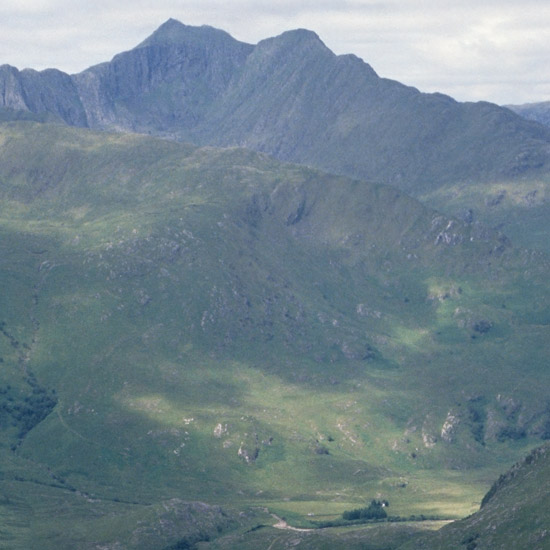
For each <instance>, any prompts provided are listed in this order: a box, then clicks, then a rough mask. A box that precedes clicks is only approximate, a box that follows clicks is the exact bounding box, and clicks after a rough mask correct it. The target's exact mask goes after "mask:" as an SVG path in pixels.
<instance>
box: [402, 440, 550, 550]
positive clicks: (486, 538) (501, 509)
mask: <svg viewBox="0 0 550 550" xmlns="http://www.w3.org/2000/svg"><path fill="white" fill-rule="evenodd" d="M549 480H550V460H549V453H548V446H546V447H541V448H538V449H536V450H534V451H533V452H531V453H530V454H529V455H528V456H527V457H526V458H525V459H524V460H522V461H521V462H518V463H517V464H516V465H515V466H514V467H513V468H512V469H511V470H509V471H508V472H507V473H505V474H503V475H501V476H500V477H499V479H498V481H497V482H495V484H494V485H493V486H492V487H491V489H490V491H489V492H488V493H487V494H486V495H485V497H484V498H483V500H482V503H481V509H480V510H479V511H478V512H476V513H475V514H473V515H472V516H470V517H468V518H466V519H464V520H462V521H457V522H455V523H452V524H450V525H448V526H446V527H445V528H443V529H441V530H440V531H439V532H437V533H433V534H430V536H426V537H422V538H419V539H418V540H416V541H415V542H413V543H410V544H406V545H405V546H403V547H400V548H402V550H409V549H410V550H412V549H413V548H414V549H421V548H425V549H429V550H446V549H453V550H455V549H457V548H460V549H462V548H463V549H465V550H484V549H491V550H500V549H502V550H508V549H509V548H514V550H523V549H525V550H539V549H540V550H544V549H546V548H548V547H549V545H550V543H549V537H550V532H549V531H548V511H549V510H550V492H549V491H548V481H549Z"/></svg>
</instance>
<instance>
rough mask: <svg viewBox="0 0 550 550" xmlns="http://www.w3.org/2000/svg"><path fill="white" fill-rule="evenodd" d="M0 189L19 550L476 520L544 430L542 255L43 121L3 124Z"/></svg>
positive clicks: (458, 226)
mask: <svg viewBox="0 0 550 550" xmlns="http://www.w3.org/2000/svg"><path fill="white" fill-rule="evenodd" d="M0 197H1V201H0V252H1V254H0V258H1V264H0V280H1V283H2V288H3V289H4V291H3V292H2V295H1V296H0V300H1V307H0V312H1V318H0V321H1V324H0V327H1V329H0V357H1V366H2V369H1V371H0V406H1V410H2V416H1V417H0V420H1V429H2V439H1V444H0V460H1V464H2V478H1V479H0V486H1V488H2V494H3V495H4V496H3V500H2V501H1V502H0V513H1V514H2V516H3V517H4V525H5V528H4V537H5V540H6V541H9V542H8V543H7V544H8V547H9V548H29V544H30V542H29V541H31V542H32V541H33V540H40V541H41V548H44V549H48V548H74V547H78V548H96V547H97V546H98V545H101V544H103V545H106V544H111V545H113V544H115V543H116V544H119V545H121V546H120V547H122V548H141V547H143V548H155V547H158V548H163V547H169V546H170V545H174V544H177V543H178V541H180V542H181V541H184V542H185V541H187V542H185V544H191V543H193V544H194V543H196V542H197V541H201V540H202V541H206V540H207V539H211V538H214V537H218V536H220V535H221V534H223V533H226V532H232V533H234V535H235V536H239V537H240V536H244V532H245V531H246V530H248V529H251V528H253V527H254V526H257V525H259V524H270V522H271V523H274V521H273V518H272V517H271V516H270V513H271V512H273V513H276V514H279V515H280V516H285V517H287V518H294V520H295V521H298V522H299V523H300V522H301V523H302V525H305V526H310V527H311V526H312V523H311V521H312V520H326V519H331V518H336V517H339V516H340V515H341V514H342V513H343V512H344V511H345V510H349V509H353V508H360V507H361V506H363V505H364V503H365V502H370V500H371V499H372V498H384V499H387V500H388V501H389V502H390V503H391V512H392V514H394V515H397V516H405V517H408V516H410V515H413V514H414V515H426V516H437V517H440V518H457V517H462V516H464V515H466V514H468V513H470V512H473V511H474V510H475V509H476V507H477V504H478V503H479V501H480V499H481V497H482V495H483V493H484V492H485V490H486V489H487V488H488V487H489V486H490V483H491V482H492V481H493V480H494V479H495V478H496V476H497V475H498V473H500V472H501V471H502V470H503V469H504V467H503V466H504V465H506V464H510V463H512V462H514V461H515V460H517V459H518V458H519V457H520V456H521V455H522V454H524V453H525V452H526V451H527V450H528V449H529V447H530V446H532V445H534V444H536V443H537V442H540V440H541V439H546V438H548V437H550V429H549V426H550V409H549V407H548V402H549V395H548V390H547V388H548V387H549V385H548V382H549V374H550V373H549V371H548V364H547V361H546V357H547V356H548V351H549V350H548V345H549V344H548V342H549V341H550V339H549V334H548V332H549V323H550V303H549V302H550V293H549V292H548V280H547V276H546V274H547V272H548V271H547V270H548V263H547V259H546V257H545V256H544V255H542V254H540V253H535V252H531V251H526V250H525V251H522V250H519V249H515V248H513V247H512V246H510V244H509V243H508V241H507V240H506V239H505V238H503V237H502V236H501V235H499V234H497V233H493V232H491V231H488V230H487V229H485V228H484V227H483V226H481V225H478V224H475V223H474V224H466V225H465V224H462V223H461V222H459V221H456V220H453V219H450V218H447V217H445V216H442V215H440V214H438V213H436V212H434V211H432V210H429V209H427V208H426V207H424V206H423V205H421V204H420V203H419V202H417V201H415V200H413V199H411V198H409V197H407V196H406V195H404V194H402V193H401V192H399V191H397V190H395V189H393V188H390V187H385V186H381V185H373V184H367V183H363V182H358V181H355V180H349V179H345V178H343V177H336V176H329V175H326V174H322V173H319V172H316V171H314V170H311V169H308V168H304V167H300V166H297V165H284V164H281V163H279V162H277V161H275V160H273V159H272V158H269V157H267V156H265V155H259V154H256V153H252V152H250V151H247V150H243V149H238V148H229V149H214V148H208V147H207V148H196V147H194V146H190V145H182V144H178V143H174V142H168V141H162V140H157V139H153V138H147V137H143V136H137V135H131V134H128V135H124V134H106V133H94V132H91V131H89V130H83V129H76V128H69V127H66V126H62V125H53V124H41V123H37V122H31V121H15V122H14V121H12V122H5V123H3V124H1V125H0ZM196 501H201V502H202V503H203V504H198V503H197V502H196ZM193 502H194V503H193ZM219 506H221V507H222V508H221V509H220V508H218V507H219ZM265 507H267V509H268V510H269V513H267V512H266V511H265ZM201 510H202V511H204V514H205V516H204V517H205V520H204V522H202V521H201V520H200V519H196V520H193V519H192V518H200V517H202V516H201V514H202V512H201ZM52 517H55V518H56V521H55V522H53V521H52ZM178 518H179V519H178ZM181 518H187V519H181ZM190 518H191V519H190ZM270 518H271V519H270ZM159 525H160V527H159ZM269 529H271V528H269ZM407 529H408V527H407ZM263 532H264V531H262V529H258V530H257V531H252V532H251V533H256V535H258V536H263V534H262V533H263ZM266 532H267V531H266ZM405 532H407V531H405ZM402 534H403V531H400V530H397V531H396V537H397V539H396V540H401V541H403V539H402V538H400V537H401V536H402ZM256 535H254V536H256ZM316 536H317V535H316ZM327 536H328V535H327ZM148 537H149V538H148ZM342 540H344V539H342ZM152 541H155V542H154V543H153V542H152ZM184 542H182V543H181V544H182V545H183V544H184ZM140 545H141V546H140ZM155 545H156V546H155ZM31 546H32V545H31ZM113 547H116V546H113ZM183 547H185V546H183Z"/></svg>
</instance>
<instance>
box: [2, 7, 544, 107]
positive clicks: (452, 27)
mask: <svg viewBox="0 0 550 550" xmlns="http://www.w3.org/2000/svg"><path fill="white" fill-rule="evenodd" d="M170 17H172V18H174V19H177V20H179V21H181V22H182V23H185V24H186V25H211V26H213V27H217V28H220V29H223V30H225V31H227V32H229V33H230V34H231V35H232V36H233V37H234V38H236V39H238V40H241V41H243V42H248V43H251V44H256V43H257V42H259V41H260V40H262V39H264V38H269V37H272V36H276V35H278V34H281V33H282V32H284V31H286V30H290V29H296V28H307V29H310V30H313V31H315V32H316V33H317V34H318V35H319V37H320V38H321V40H322V41H323V42H324V43H325V44H326V45H327V46H328V47H329V48H330V49H331V50H332V51H333V52H334V53H336V54H347V53H353V54H355V55H357V56H359V57H361V58H362V59H363V60H364V61H366V62H367V63H369V64H370V65H371V66H372V67H373V68H374V70H375V71H376V72H377V73H378V75H379V76H382V77H386V78H391V79H394V80H398V81H400V82H402V83H404V84H407V85H410V86H415V87H416V88H418V89H419V90H421V91H423V92H436V91H437V92H442V93H445V94H448V95H450V96H452V97H454V98H455V99H457V100H459V101H481V100H485V101H492V102H494V103H498V104H501V105H503V104H519V103H526V102H535V101H550V63H549V60H550V32H549V31H550V2H545V1H544V0H519V1H518V0H454V1H447V0H224V1H222V0H189V1H187V0H152V1H151V0H116V1H113V0H93V1H92V0H1V1H0V37H1V39H0V65H2V64H4V63H7V64H9V65H13V66H15V67H17V68H19V69H23V68H27V67H30V68H33V69H37V70H42V69H45V68H50V67H54V68H57V69H60V70H62V71H65V72H68V73H76V72H80V71H82V70H84V69H86V68H87V67H89V66H91V65H94V64H97V63H100V62H103V61H109V60H110V59H111V58H112V57H113V56H114V55H116V54H117V53H119V52H122V51H126V50H129V49H131V48H133V47H134V46H136V45H137V44H138V43H140V42H141V41H142V40H144V39H145V38H146V37H147V36H149V35H150V34H151V33H152V32H153V31H154V30H155V29H156V28H158V27H159V26H160V25H161V24H162V23H163V22H164V21H166V20H167V19H169V18H170Z"/></svg>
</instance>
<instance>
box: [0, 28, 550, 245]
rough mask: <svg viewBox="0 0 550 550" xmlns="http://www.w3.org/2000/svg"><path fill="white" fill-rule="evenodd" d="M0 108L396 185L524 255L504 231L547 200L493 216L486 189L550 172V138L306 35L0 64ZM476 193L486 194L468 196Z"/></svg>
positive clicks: (202, 36) (156, 38)
mask: <svg viewBox="0 0 550 550" xmlns="http://www.w3.org/2000/svg"><path fill="white" fill-rule="evenodd" d="M0 107H3V108H9V109H15V110H26V111H30V112H32V113H38V114H48V115H50V116H53V117H55V118H57V119H59V120H61V121H63V122H65V123H67V124H70V125H75V126H81V127H89V128H95V129H108V130H118V131H131V132H140V133H147V134H153V135H157V136H161V137H169V138H172V139H177V140H183V141H191V142H193V143H196V144H199V145H217V146H232V145H237V146H243V147H247V148H250V149H254V150H256V151H262V152H267V153H269V154H271V155H274V156H275V157H277V158H278V159H280V160H284V161H292V162H298V163H304V164H308V165H311V166H315V167H318V168H321V169H323V170H325V171H328V172H332V173H335V174H342V175H347V176H351V177H354V178H360V179H366V180H369V181H373V182H383V183H390V184H392V185H396V186H398V187H399V188H401V189H403V190H405V191H407V192H408V193H410V194H412V195H413V196H416V197H419V198H421V199H422V200H424V201H425V202H427V203H428V204H430V205H431V206H433V207H436V208H438V209H441V210H443V211H446V212H448V213H451V214H453V215H459V216H463V217H465V219H467V218H468V217H471V216H472V213H473V215H474V217H475V218H476V219H480V220H485V221H486V222H487V223H489V224H491V225H495V226H502V227H503V228H504V229H509V232H510V234H511V235H512V236H514V237H517V239H518V242H524V243H525V244H528V245H532V244H533V243H532V242H531V241H530V240H529V238H526V237H525V236H524V235H523V232H522V231H521V228H514V227H512V228H509V227H508V226H509V225H510V224H513V221H512V220H513V219H514V217H515V216H516V211H517V210H518V208H519V209H520V210H521V209H522V208H524V207H525V208H526V207H530V206H532V205H533V204H532V203H533V202H534V203H535V204H537V205H539V203H540V201H541V197H542V195H543V193H542V191H541V190H540V189H538V191H537V190H536V189H535V188H534V187H533V186H527V187H528V189H525V191H524V192H523V193H522V194H520V195H519V196H518V197H515V196H514V197H513V196H512V193H513V192H512V191H511V190H507V191H505V194H506V193H507V194H506V197H504V199H505V200H502V197H501V199H500V203H499V208H496V209H495V207H494V206H495V205H494V204H493V203H494V202H495V200H496V197H498V196H499V194H500V193H501V192H502V190H500V189H499V190H494V189H493V188H492V187H491V186H490V185H489V184H490V183H494V182H499V183H505V182H508V181H510V180H518V179H519V178H521V179H523V180H525V179H528V180H530V181H532V180H533V179H534V178H535V179H540V178H541V177H546V175H547V174H548V172H549V170H550V128H547V127H545V126H543V125H539V124H536V123H534V122H531V121H527V120H525V119H524V118H522V117H520V116H518V115H516V114H514V113H512V112H511V111H510V110H508V109H505V108H502V107H498V106H497V105H494V104H490V103H485V102H481V103H458V102H456V101H454V100H453V99H451V98H450V97H447V96H444V95H442V94H423V93H420V92H419V91H418V90H416V89H414V88H411V87H407V86H404V85H403V84H400V83H398V82H395V81H392V80H388V79H384V78H380V77H379V76H378V75H377V74H376V73H375V71H374V70H373V69H372V68H371V67H370V66H369V65H368V64H367V63H365V62H363V61H362V60H361V59H359V58H357V57H356V56H354V55H343V56H337V55H335V54H333V53H332V52H331V51H330V50H329V49H328V48H327V47H326V46H325V45H324V44H323V43H322V41H321V40H320V39H319V37H318V36H317V35H316V34H315V33H313V32H311V31H306V30H296V31H289V32H286V33H283V34H282V35H280V36H278V37H275V38H270V39H267V40H263V41H261V42H259V43H258V44H257V45H255V46H253V45H250V44H245V43H242V42H239V41H237V40H235V39H233V38H232V37H231V36H230V35H228V34H227V33H226V32H224V31H221V30H217V29H214V28H212V27H207V26H204V27H190V26H186V25H183V24H182V23H179V22H178V21H175V20H172V19H171V20H169V21H167V22H166V23H164V24H163V25H162V26H161V27H160V28H159V29H158V30H157V31H156V32H154V33H153V34H152V35H151V36H150V37H149V38H148V39H146V40H145V41H144V42H142V43H141V44H139V45H138V46H137V47H135V48H134V49H132V50H130V51H128V52H124V53H121V54H119V55H116V56H115V57H114V58H113V59H112V61H110V62H107V63H103V64H100V65H97V66H95V67H91V68H89V69H87V70H85V71H83V72H82V73H79V74H76V75H67V74H64V73H62V72H60V71H57V70H54V69H51V70H46V71H42V72H36V71H33V70H23V71H18V70H17V69H15V68H13V67H10V66H8V65H4V66H2V67H1V68H0ZM479 183H485V184H486V185H485V186H484V187H483V186H479V185H477V184H479ZM472 185H476V187H478V189H477V193H480V192H481V193H482V194H483V196H482V197H479V196H476V197H475V198H474V199H472V197H471V196H470V195H469V194H468V193H467V192H466V191H465V190H466V189H469V188H470V187H471V186H472ZM457 186H458V187H457ZM533 191H535V195H536V196H535V197H534V198H533ZM516 193H517V190H516ZM537 193H538V194H537ZM524 203H526V204H524ZM488 204H489V206H488ZM510 209H512V210H513V213H512V214H511V212H510ZM544 214H546V211H545V212H544ZM519 215H520V216H523V215H524V212H521V213H520V214H519ZM526 215H527V216H528V217H531V218H537V217H538V218H540V219H543V218H544V217H545V216H543V215H540V216H539V213H538V212H536V213H534V212H533V211H532V210H530V211H529V212H528V213H527V214H526ZM536 244H540V243H536Z"/></svg>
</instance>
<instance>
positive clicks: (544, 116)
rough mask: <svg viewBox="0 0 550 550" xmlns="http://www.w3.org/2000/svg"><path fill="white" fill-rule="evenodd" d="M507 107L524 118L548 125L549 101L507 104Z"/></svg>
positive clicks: (549, 114) (549, 121)
mask: <svg viewBox="0 0 550 550" xmlns="http://www.w3.org/2000/svg"><path fill="white" fill-rule="evenodd" d="M508 108H509V109H511V110H512V111H514V112H515V113H517V114H518V115H520V116H522V117H524V118H527V119H529V120H534V121H535V122H540V123H541V124H544V125H545V126H550V101H542V102H540V103H524V104H523V105H508Z"/></svg>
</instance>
